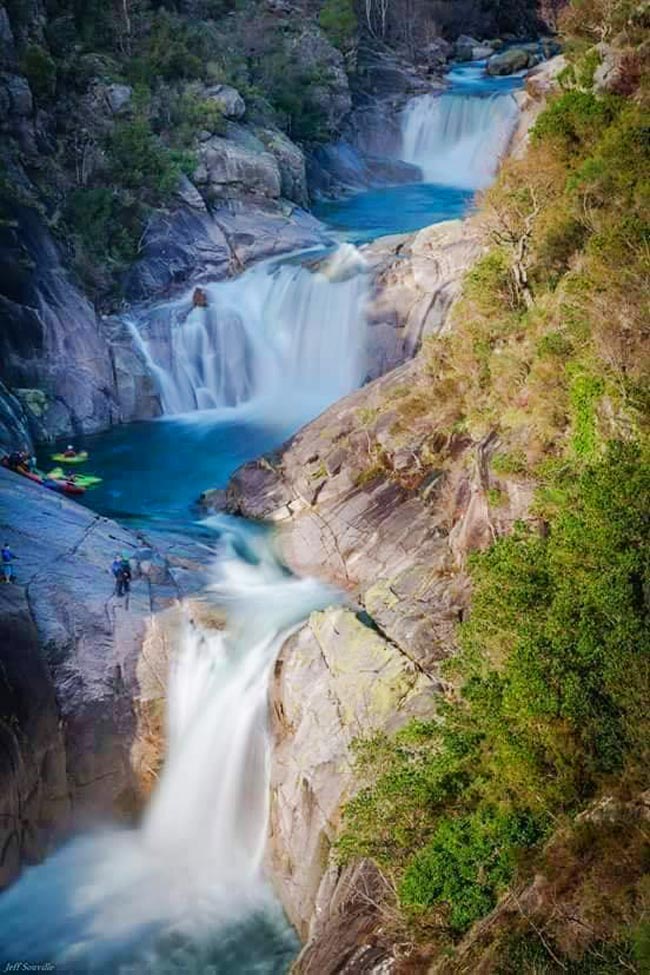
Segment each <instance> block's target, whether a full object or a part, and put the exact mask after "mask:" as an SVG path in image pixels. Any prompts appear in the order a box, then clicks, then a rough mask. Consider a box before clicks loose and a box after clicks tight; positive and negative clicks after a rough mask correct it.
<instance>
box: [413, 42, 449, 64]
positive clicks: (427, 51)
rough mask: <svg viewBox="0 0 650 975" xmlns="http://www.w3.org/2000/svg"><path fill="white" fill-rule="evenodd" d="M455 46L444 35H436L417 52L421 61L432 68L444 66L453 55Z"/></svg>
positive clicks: (418, 59)
mask: <svg viewBox="0 0 650 975" xmlns="http://www.w3.org/2000/svg"><path fill="white" fill-rule="evenodd" d="M452 51H453V47H452V45H451V44H450V43H449V41H446V40H445V39H444V38H443V37H436V38H435V39H434V40H433V41H429V43H428V44H426V45H425V46H424V47H422V48H420V49H419V50H418V52H417V54H416V59H417V61H418V63H419V62H422V61H423V62H424V63H425V64H426V65H428V66H429V67H431V68H442V67H444V65H446V63H447V61H448V60H449V58H450V57H451V55H452Z"/></svg>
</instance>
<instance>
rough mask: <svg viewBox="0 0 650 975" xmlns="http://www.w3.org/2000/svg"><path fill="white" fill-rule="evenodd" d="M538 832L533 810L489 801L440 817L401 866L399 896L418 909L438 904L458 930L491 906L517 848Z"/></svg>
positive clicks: (509, 877) (509, 872) (509, 871)
mask: <svg viewBox="0 0 650 975" xmlns="http://www.w3.org/2000/svg"><path fill="white" fill-rule="evenodd" d="M542 835H543V829H542V827H541V824H540V822H539V821H537V820H536V819H535V818H534V817H533V816H531V815H528V814H524V813H503V812H500V811H499V810H498V809H496V808H494V807H487V808H483V809H480V810H478V811H477V812H475V813H472V814H471V815H469V816H460V817H457V818H451V817H445V818H443V819H441V820H440V821H439V823H438V825H437V827H436V830H435V833H434V836H433V839H432V840H431V841H430V842H429V843H428V844H427V846H426V847H425V848H424V849H423V850H422V851H421V852H420V853H418V854H417V855H416V856H415V857H414V858H413V861H412V862H411V864H410V865H409V867H408V869H407V870H406V873H405V874H404V879H403V880H402V883H401V885H400V890H399V894H400V899H401V901H402V903H403V904H404V905H406V906H407V907H414V908H418V909H421V908H427V907H433V906H434V905H443V907H444V909H445V919H446V921H447V923H448V924H449V926H450V928H451V929H452V930H453V931H454V932H462V931H464V930H466V928H468V927H469V925H470V924H472V922H473V921H476V920H477V919H478V918H480V917H483V916H484V915H485V914H487V913H488V911H490V910H491V909H492V908H493V907H494V905H495V904H496V902H497V898H498V896H499V894H500V893H501V892H502V891H503V890H505V889H506V887H507V886H508V884H509V883H510V881H511V880H512V878H513V875H514V873H515V868H516V864H517V855H518V853H519V851H520V850H523V849H525V848H527V847H530V846H533V845H534V844H535V843H536V842H537V841H538V840H539V839H540V838H541V836H542Z"/></svg>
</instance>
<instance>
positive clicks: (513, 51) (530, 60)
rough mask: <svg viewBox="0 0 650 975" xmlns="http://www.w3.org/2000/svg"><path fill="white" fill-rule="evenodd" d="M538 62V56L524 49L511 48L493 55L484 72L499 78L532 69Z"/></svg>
mask: <svg viewBox="0 0 650 975" xmlns="http://www.w3.org/2000/svg"><path fill="white" fill-rule="evenodd" d="M538 62H539V55H538V54H536V53H535V51H533V50H528V49H527V48H524V47H511V48H509V49H508V50H507V51H504V52H503V53H502V54H495V55H494V56H493V57H491V58H490V60H489V61H488V63H487V66H486V71H487V73H488V74H490V75H495V76H501V75H508V74H514V72H515V71H523V70H524V69H525V68H532V67H534V65H536V64H537V63H538Z"/></svg>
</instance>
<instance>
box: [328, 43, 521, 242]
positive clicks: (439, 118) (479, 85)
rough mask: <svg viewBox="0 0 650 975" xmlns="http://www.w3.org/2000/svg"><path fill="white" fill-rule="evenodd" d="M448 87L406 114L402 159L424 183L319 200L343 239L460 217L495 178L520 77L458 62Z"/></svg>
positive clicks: (403, 230) (418, 101) (416, 103)
mask: <svg viewBox="0 0 650 975" xmlns="http://www.w3.org/2000/svg"><path fill="white" fill-rule="evenodd" d="M447 77H448V80H449V82H450V87H449V89H448V90H447V91H445V92H443V93H442V94H440V93H435V94H430V95H418V96H417V97H415V98H412V99H411V100H410V101H409V102H408V103H407V105H406V107H405V108H404V111H403V113H402V118H401V147H400V150H399V152H398V155H399V158H401V159H402V160H404V161H405V162H409V163H411V164H413V165H415V166H417V167H418V168H419V169H420V171H421V173H422V182H421V183H407V184H404V185H399V186H389V187H383V188H381V189H371V190H369V191H367V192H363V193H354V194H352V195H350V196H349V197H347V198H345V199H342V200H321V201H319V202H318V203H317V205H316V206H315V207H314V212H315V214H316V216H318V217H320V219H321V220H324V221H325V222H326V223H328V224H330V226H332V227H333V228H334V229H335V230H337V231H338V232H339V234H340V236H341V237H342V238H344V239H347V240H351V241H354V242H355V243H362V242H364V241H367V240H372V239H373V238H375V237H380V236H382V235H384V234H399V233H406V232H410V231H414V230H419V229H420V228H421V227H427V226H429V224H432V223H437V222H439V221H442V220H451V219H453V218H455V217H461V216H463V214H464V213H466V212H467V210H468V208H469V207H470V206H471V202H472V199H473V196H474V192H475V191H476V190H478V189H482V188H484V187H485V186H487V185H488V184H489V183H490V181H491V180H492V179H493V177H494V174H495V172H496V168H497V165H498V162H499V159H500V158H501V156H502V155H503V153H504V152H505V150H506V148H507V145H508V142H509V139H510V137H511V135H512V132H513V129H514V125H515V123H516V119H517V106H516V103H515V100H514V98H513V96H512V92H513V91H514V90H515V89H517V88H519V87H520V86H521V84H522V78H521V77H520V76H510V77H502V78H490V77H488V76H487V75H486V74H485V64H484V62H478V61H476V62H473V63H470V64H462V65H456V66H455V67H454V68H453V69H452V70H451V71H450V72H449V74H448V76H447Z"/></svg>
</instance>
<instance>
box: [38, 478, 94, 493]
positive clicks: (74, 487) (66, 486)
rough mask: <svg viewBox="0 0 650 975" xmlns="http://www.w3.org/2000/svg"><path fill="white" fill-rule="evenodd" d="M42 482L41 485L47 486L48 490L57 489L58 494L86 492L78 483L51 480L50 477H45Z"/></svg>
mask: <svg viewBox="0 0 650 975" xmlns="http://www.w3.org/2000/svg"><path fill="white" fill-rule="evenodd" d="M42 483H43V487H46V488H49V489H50V491H57V492H58V493H59V494H85V493H86V489H85V488H84V487H81V486H80V485H79V484H73V483H72V482H71V481H53V480H52V478H50V477H46V478H45V479H44V480H43V482H42Z"/></svg>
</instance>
